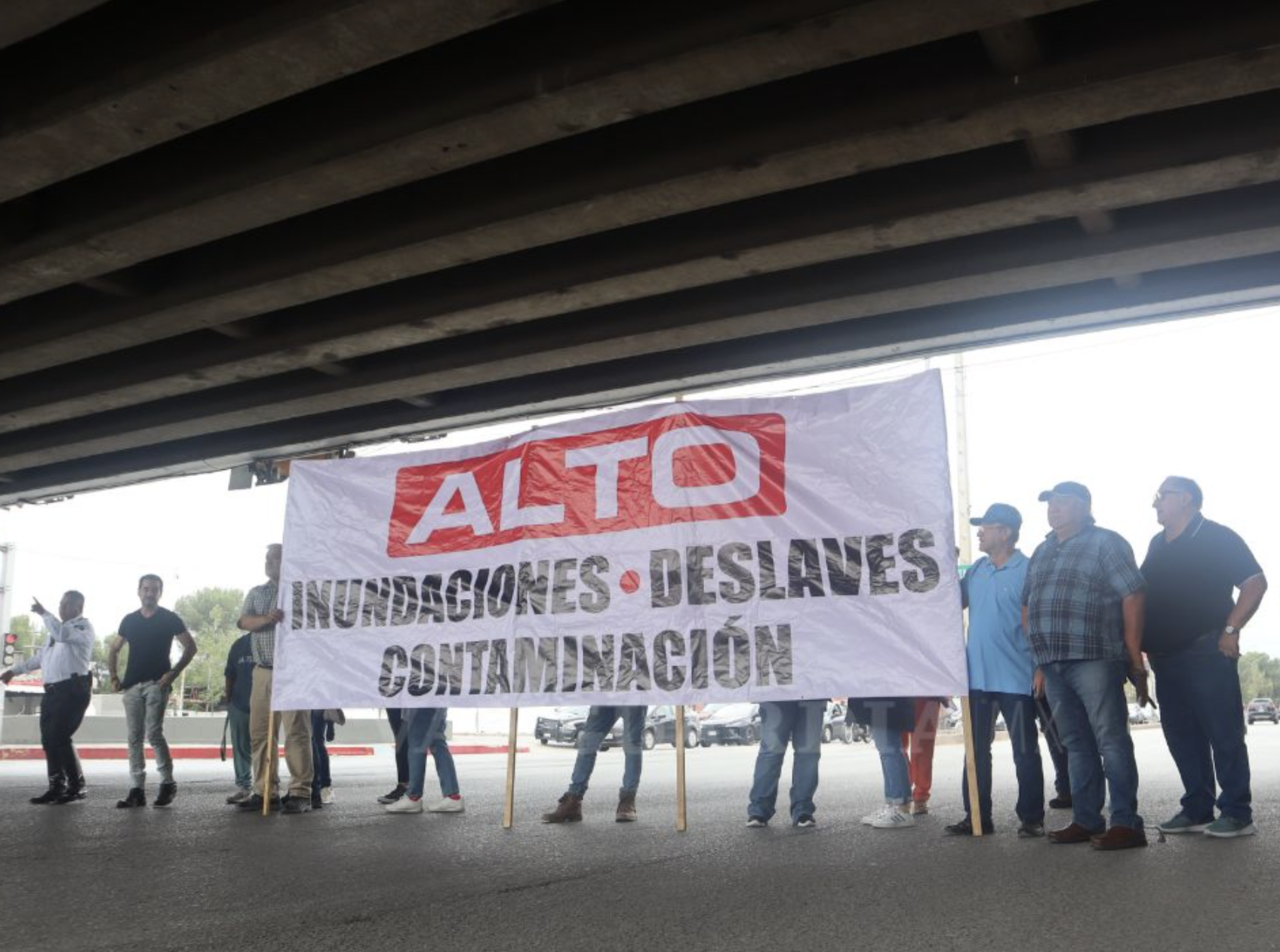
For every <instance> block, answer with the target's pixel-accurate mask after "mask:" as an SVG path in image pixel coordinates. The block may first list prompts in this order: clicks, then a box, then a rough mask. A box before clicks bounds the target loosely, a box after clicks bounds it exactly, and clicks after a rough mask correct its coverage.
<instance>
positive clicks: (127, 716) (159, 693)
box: [121, 681, 173, 790]
mask: <svg viewBox="0 0 1280 952" xmlns="http://www.w3.org/2000/svg"><path fill="white" fill-rule="evenodd" d="M169 691H170V688H162V687H160V685H159V684H158V683H157V682H155V681H143V682H142V683H141V684H135V685H132V686H131V687H128V688H125V692H124V695H123V696H122V698H121V705H122V706H123V707H124V721H125V726H126V728H127V729H128V732H129V733H128V736H129V775H130V776H131V777H132V779H133V785H134V786H135V787H137V788H138V789H139V790H140V789H142V788H143V787H145V786H146V785H147V751H146V747H145V745H144V741H145V743H146V744H150V745H151V749H152V750H153V751H155V757H156V770H157V771H158V772H159V774H160V782H161V783H173V757H172V756H171V755H170V753H169V744H168V742H167V741H166V740H165V739H164V712H165V708H166V707H167V706H168V704H169Z"/></svg>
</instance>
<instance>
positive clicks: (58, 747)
mask: <svg viewBox="0 0 1280 952" xmlns="http://www.w3.org/2000/svg"><path fill="white" fill-rule="evenodd" d="M1039 499H1040V501H1041V502H1042V503H1045V504H1046V517H1047V521H1048V525H1049V527H1050V532H1049V533H1048V535H1047V536H1045V538H1044V539H1043V541H1041V542H1040V543H1039V544H1038V545H1037V546H1036V548H1035V550H1034V551H1033V552H1032V554H1031V555H1030V556H1029V557H1028V556H1026V555H1025V554H1023V552H1022V551H1021V550H1020V549H1019V548H1018V542H1019V539H1020V535H1021V531H1022V526H1023V520H1022V515H1021V513H1020V512H1019V511H1018V510H1017V509H1016V508H1015V507H1014V506H1012V505H1009V504H1005V503H996V504H993V505H991V506H990V507H988V509H987V510H986V512H985V513H984V514H983V515H982V516H981V517H979V518H975V519H972V520H971V522H972V523H973V525H975V526H977V528H978V541H979V548H980V549H981V552H982V557H981V558H980V559H978V560H977V561H976V562H975V563H974V564H973V565H972V566H971V567H970V568H969V569H968V571H967V572H966V573H965V575H964V576H963V578H962V579H961V586H960V588H961V597H962V601H963V606H964V608H965V609H966V610H967V611H968V637H967V643H966V652H967V661H968V674H969V698H968V700H969V705H970V710H971V717H972V736H973V747H974V758H973V763H974V772H975V777H974V780H975V781H976V783H975V786H976V789H977V793H978V796H977V804H976V810H977V816H976V817H975V816H974V808H975V805H974V803H973V802H972V800H971V797H970V792H969V791H970V784H969V778H968V776H967V773H966V776H965V777H964V778H963V779H962V783H961V790H962V797H963V804H964V812H965V815H964V816H963V818H961V819H959V820H957V821H956V822H954V823H952V824H949V825H947V826H946V827H945V830H946V832H947V833H948V834H953V835H957V834H958V835H965V834H972V833H974V832H975V824H977V825H978V826H979V828H980V830H981V832H983V833H994V832H995V830H996V826H995V821H994V811H993V803H992V743H993V739H994V735H995V729H996V723H997V720H998V719H999V718H1001V717H1002V718H1003V720H1004V723H1005V725H1006V726H1007V729H1008V734H1009V739H1010V741H1011V743H1010V748H1011V752H1012V757H1013V762H1014V768H1015V772H1016V776H1017V787H1018V796H1017V803H1016V807H1015V812H1016V815H1017V818H1018V822H1019V826H1018V828H1017V834H1018V835H1019V836H1020V837H1024V838H1041V837H1045V838H1047V840H1048V841H1049V842H1051V843H1055V844H1063V845H1065V844H1082V843H1089V844H1091V845H1092V846H1093V847H1094V848H1095V849H1098V850H1103V851H1110V850H1121V849H1129V848H1133V847H1139V846H1145V845H1146V843H1147V839H1146V832H1145V823H1144V819H1143V817H1142V815H1141V814H1140V812H1139V809H1138V769H1137V764H1136V761H1135V757H1134V747H1133V741H1132V738H1131V736H1130V733H1129V723H1128V714H1129V704H1128V700H1127V696H1126V690H1125V689H1126V684H1128V685H1132V689H1133V691H1134V694H1135V696H1136V698H1137V701H1138V703H1139V704H1143V705H1145V704H1153V703H1154V701H1153V698H1152V694H1151V684H1150V680H1151V676H1152V675H1153V674H1154V677H1155V685H1156V699H1158V701H1159V703H1160V706H1161V715H1162V716H1161V725H1162V727H1163V731H1164V737H1165V740H1166V742H1167V745H1168V748H1169V752H1170V754H1171V756H1172V758H1173V761H1174V763H1175V765H1176V767H1177V770H1178V773H1179V776H1180V778H1181V780H1182V785H1183V788H1184V793H1183V796H1182V798H1181V802H1180V804H1179V808H1178V810H1177V812H1176V813H1174V814H1173V815H1172V816H1171V817H1170V818H1169V819H1168V820H1165V821H1164V822H1161V823H1160V824H1159V830H1160V831H1161V832H1162V833H1167V834H1181V833H1204V834H1207V835H1209V836H1212V837H1219V838H1232V837H1238V836H1246V835H1249V834H1251V833H1253V832H1254V826H1253V815H1252V806H1251V776H1250V768H1249V756H1248V749H1247V746H1246V743H1245V726H1244V718H1243V713H1242V710H1243V699H1242V697H1241V694H1240V683H1239V677H1238V673H1237V662H1238V659H1239V657H1240V632H1241V629H1242V628H1243V627H1244V626H1245V625H1246V624H1247V623H1248V622H1249V620H1250V619H1251V618H1252V617H1253V615H1254V613H1255V612H1256V611H1257V609H1258V607H1259V605H1260V604H1261V601H1262V598H1263V596H1264V594H1265V592H1266V588H1267V582H1266V577H1265V575H1264V573H1263V571H1262V568H1261V567H1260V566H1259V565H1258V563H1257V561H1256V559H1255V558H1254V556H1253V554H1252V553H1251V552H1250V550H1249V547H1248V546H1247V545H1246V544H1245V542H1244V541H1243V539H1241V537H1240V536H1239V535H1237V534H1236V533H1235V532H1233V531H1232V530H1230V529H1228V528H1227V527H1225V526H1223V525H1220V524H1218V523H1216V522H1212V521H1210V520H1209V519H1207V518H1205V516H1204V515H1203V513H1202V511H1201V510H1202V507H1203V503H1204V495H1203V492H1202V490H1201V488H1200V487H1199V485H1198V484H1197V483H1196V482H1195V481H1194V480H1191V479H1187V478H1185V477H1178V476H1171V477H1168V478H1167V479H1165V480H1164V481H1163V482H1162V483H1161V485H1160V488H1159V489H1158V491H1157V492H1156V495H1155V497H1154V499H1153V502H1152V505H1153V507H1154V509H1155V513H1156V519H1157V522H1158V523H1159V525H1160V526H1161V531H1160V532H1158V533H1157V534H1156V535H1155V536H1154V537H1153V538H1152V539H1151V542H1150V544H1149V546H1148V549H1147V552H1146V556H1145V558H1144V559H1143V561H1142V563H1141V565H1139V564H1138V562H1137V560H1136V558H1135V556H1134V553H1133V549H1132V548H1131V547H1130V545H1129V544H1128V543H1127V542H1126V541H1125V540H1124V538H1122V537H1121V536H1120V535H1119V534H1117V533H1116V532H1113V531H1111V530H1109V529H1105V528H1103V527H1101V526H1098V525H1097V524H1096V521H1095V520H1094V517H1093V512H1092V496H1091V494H1090V492H1089V490H1088V488H1086V487H1085V486H1084V485H1082V484H1080V483H1076V482H1062V483H1059V484H1057V485H1056V486H1054V487H1053V488H1052V489H1049V490H1045V491H1044V492H1042V493H1041V494H1040V496H1039ZM280 565H281V547H280V546H279V545H272V546H270V547H268V550H267V555H266V561H265V566H264V568H265V574H266V576H267V581H266V582H264V583H263V584H261V585H258V586H256V587H254V588H253V589H251V590H250V592H249V593H248V595H247V596H246V599H245V602H244V606H243V609H242V612H241V616H240V618H239V621H238V626H239V627H240V628H241V629H242V630H243V631H244V632H245V634H244V635H243V636H242V637H241V638H240V639H239V640H237V641H236V642H235V644H234V645H233V646H232V648H231V651H230V654H229V656H228V658H227V664H226V700H227V703H228V726H229V730H230V733H231V737H232V746H233V765H234V771H235V784H236V791H235V792H234V793H233V794H232V795H231V796H230V797H228V803H230V804H232V805H234V806H236V807H237V808H238V809H241V810H244V811H249V812H253V811H259V812H266V811H269V810H271V809H281V810H282V811H283V812H284V813H287V814H294V815H296V814H303V813H307V812H310V811H311V810H313V809H317V808H320V807H323V806H324V805H325V804H327V803H331V802H333V790H332V781H331V778H330V773H329V769H328V753H327V749H326V747H325V739H326V735H330V736H331V731H332V729H333V724H334V722H335V721H338V720H340V719H341V714H340V712H326V711H282V712H275V713H274V714H272V712H271V711H270V704H271V689H272V677H273V667H274V661H275V633H276V626H277V624H278V623H279V622H280V621H281V620H282V619H283V617H284V615H283V612H282V611H281V609H280V608H279V607H278V606H279V603H280V602H279V579H280ZM163 590H164V585H163V582H162V580H161V579H160V578H159V577H157V576H155V575H144V576H143V577H142V578H141V579H140V580H139V585H138V598H139V602H140V608H139V609H138V610H137V611H135V612H133V613H131V614H129V615H127V616H126V617H125V618H124V619H123V621H122V622H121V624H120V627H119V634H118V635H117V636H116V637H115V638H114V639H113V641H112V643H111V646H110V651H109V654H108V659H107V668H108V673H109V679H110V684H111V687H112V689H113V690H114V691H117V692H120V693H121V694H122V697H123V707H124V712H125V719H126V724H127V732H128V746H129V767H130V773H131V779H132V782H131V786H130V788H129V790H128V792H127V793H126V794H125V796H124V797H123V798H122V799H121V800H120V801H119V802H118V806H119V807H121V808H134V807H141V806H145V805H146V804H147V792H146V789H147V788H146V756H145V747H146V745H147V744H149V745H150V747H151V749H152V751H153V757H154V762H155V769H156V772H157V773H158V774H159V777H160V784H159V787H158V789H157V791H156V795H155V798H154V800H153V801H152V802H153V804H154V805H155V806H167V805H169V804H171V803H173V801H174V799H175V798H176V796H177V790H178V787H177V783H176V782H175V780H174V771H173V760H172V757H171V755H170V751H169V747H168V744H167V743H166V740H165V735H164V715H165V710H166V707H167V703H168V698H169V694H170V691H171V688H172V685H173V683H174V682H175V680H176V679H177V678H178V677H179V675H180V674H181V672H182V670H183V668H185V667H186V665H187V664H189V663H190V662H191V660H192V658H193V657H194V656H195V651H196V647H195V641H194V639H193V638H192V636H191V634H190V632H188V631H187V630H186V626H185V625H184V624H183V622H182V619H181V618H179V617H178V616H177V615H176V614H174V613H173V612H171V611H169V610H168V609H165V608H163V607H161V606H160V604H159V601H160V599H161V597H162V595H163ZM84 608H85V605H84V597H83V595H81V594H80V593H79V592H76V591H68V592H67V593H66V594H65V595H64V596H63V597H62V600H61V602H60V604H59V609H58V615H57V616H55V615H53V614H52V613H51V612H49V611H47V610H46V609H45V608H44V606H43V605H41V604H40V603H39V602H38V601H37V602H36V603H35V604H34V605H33V606H32V611H33V612H34V613H36V614H37V615H39V617H40V618H41V620H42V621H43V623H44V626H45V630H46V633H47V635H46V639H45V642H44V644H43V645H42V646H41V647H40V648H39V649H38V650H37V651H36V652H35V653H34V654H33V655H32V656H31V657H30V658H28V659H26V660H24V661H22V662H20V663H19V664H18V665H16V666H14V667H13V668H11V669H10V670H8V671H5V672H4V673H3V674H0V681H3V682H4V683H8V682H9V681H10V680H11V679H12V678H13V677H14V676H15V675H17V674H21V673H24V672H28V671H34V670H37V669H43V672H44V684H45V697H44V702H43V705H42V708H41V714H40V729H41V742H42V746H43V748H44V752H45V757H46V763H47V768H48V778H49V785H48V789H47V790H46V791H45V792H44V793H42V794H41V795H39V796H37V797H34V798H33V799H32V803H35V804H40V805H65V804H69V803H73V802H75V801H78V800H83V799H84V797H85V779H84V773H83V770H82V768H81V764H80V761H79V759H78V758H77V756H76V752H75V749H74V746H73V743H72V738H73V736H74V734H75V732H76V730H77V729H78V727H79V725H80V723H81V721H82V720H83V718H84V715H85V711H86V710H87V708H88V705H89V698H90V692H91V688H92V683H91V675H90V668H91V659H92V650H93V645H94V640H95V636H94V630H93V626H92V625H91V624H90V623H89V621H88V620H87V619H86V618H85V617H84ZM175 641H176V642H177V643H178V644H179V645H180V646H181V648H182V652H181V656H180V657H179V658H178V660H177V661H176V662H174V661H171V655H172V648H173V644H174V642H175ZM126 645H127V646H128V649H129V651H128V661H127V664H126V666H125V671H124V674H123V676H120V675H119V673H118V668H119V664H118V658H119V654H120V652H121V650H122V649H123V648H124V647H125V646H126ZM1148 666H1149V667H1148ZM941 703H942V699H938V698H850V699H849V703H848V705H847V707H848V716H849V717H850V718H851V719H855V720H857V721H858V722H859V723H861V724H863V725H865V726H867V727H868V728H869V730H870V734H871V736H872V738H873V740H874V742H875V745H876V748H877V751H878V753H879V758H880V764H881V772H882V775H883V783H884V801H885V802H884V804H883V806H882V807H881V808H880V809H879V810H878V811H876V812H873V813H872V814H870V815H868V816H867V817H866V818H864V820H863V822H864V823H866V824H868V825H869V826H871V827H873V828H876V829H905V828H909V827H911V826H914V825H915V822H914V818H915V817H916V816H919V815H921V814H924V813H927V812H928V810H929V800H930V794H931V790H932V783H933V770H932V765H933V746H934V738H935V736H936V734H937V730H938V720H939V714H940V710H941ZM826 704H827V701H826V699H799V700H790V701H771V702H765V703H762V704H761V705H760V749H759V753H758V755H757V758H756V765H755V772H754V775H753V778H752V782H751V786H750V793H749V795H748V800H747V826H748V827H751V828H755V829H759V828H763V827H766V826H767V825H768V824H769V822H770V821H771V820H772V819H773V817H774V815H775V812H776V805H777V798H778V793H779V782H780V779H781V772H782V768H783V763H784V759H785V756H786V752H787V749H788V747H790V748H791V752H792V778H791V779H792V784H791V788H790V802H789V818H790V822H791V823H792V824H794V825H795V826H796V827H799V828H802V829H807V828H812V827H815V826H816V825H817V819H816V816H817V807H816V803H815V798H816V795H817V790H818V776H819V761H820V756H821V736H822V729H823V719H824V709H825V706H826ZM646 712H647V709H646V708H644V707H640V706H597V707H593V708H592V709H591V711H590V714H589V716H588V717H587V719H586V723H585V725H584V727H583V731H582V738H581V743H580V745H579V750H578V753H577V756H576V760H575V764H574V768H573V772H572V776H571V778H570V782H569V784H568V787H567V789H566V790H565V793H564V794H563V796H561V797H560V799H559V801H558V802H557V803H556V805H555V807H554V809H552V810H550V811H549V812H547V813H545V814H543V816H542V819H543V821H544V822H547V823H567V822H575V821H580V820H582V818H583V809H582V806H583V800H584V798H585V796H586V794H587V790H588V786H589V783H590V779H591V776H592V773H593V771H594V768H595V762H596V754H597V752H598V750H599V749H600V746H601V743H602V742H603V741H604V739H605V737H606V735H607V734H608V733H609V731H610V730H611V729H612V728H613V726H614V724H615V723H616V722H617V721H618V720H619V719H621V720H622V722H623V725H624V730H623V752H624V771H623V779H622V785H621V789H620V790H619V795H618V803H617V807H616V810H615V819H616V820H617V821H619V822H634V821H635V820H636V819H637V818H638V810H637V793H638V790H639V785H640V777H641V767H642V763H643V745H642V732H643V729H644V721H645V716H646ZM446 714H447V712H446V709H444V708H415V709H409V710H404V711H400V710H392V711H388V718H389V720H390V721H391V724H392V728H393V731H394V734H395V738H396V765H397V783H396V786H395V787H394V788H393V790H392V791H391V792H390V793H388V794H386V795H385V796H383V797H380V798H379V801H380V802H381V803H382V804H383V805H384V806H385V809H386V810H387V811H388V812H390V813H421V812H423V811H424V809H425V810H429V811H431V812H439V813H461V812H463V811H464V805H463V800H462V796H461V793H460V791H459V786H458V778H457V772H456V769H455V766H454V763H453V758H452V756H451V754H450V752H449V748H448V743H447V741H446V740H445V737H444V728H445V719H446ZM281 730H283V733H284V750H285V762H286V765H287V767H288V771H289V783H288V788H287V793H286V794H285V795H283V796H281V794H280V778H279V772H278V759H277V757H276V756H275V752H276V749H277V744H278V738H279V733H280V731H281ZM1041 733H1043V734H1044V735H1045V736H1046V738H1047V740H1048V749H1049V751H1050V754H1051V757H1052V759H1053V767H1054V786H1055V796H1054V797H1053V798H1052V799H1050V800H1049V801H1048V803H1047V804H1046V800H1045V789H1044V788H1045V777H1044V769H1043V763H1042V758H1041V749H1040V740H1039V736H1040V734H1041ZM428 756H430V757H431V758H432V759H433V760H434V762H435V764H436V771H437V775H438V779H439V783H440V788H441V797H440V799H439V800H438V801H433V802H432V803H431V804H430V805H425V806H424V803H423V797H424V789H425V778H426V770H427V767H426V765H427V757H428ZM1108 802H1109V817H1108V816H1104V814H1103V809H1104V805H1106V804H1108ZM1046 806H1047V807H1048V808H1050V809H1064V810H1065V809H1070V810H1071V821H1070V822H1069V823H1067V824H1066V825H1064V826H1061V827H1059V828H1057V829H1053V830H1050V831H1048V832H1047V833H1046V827H1045V817H1046Z"/></svg>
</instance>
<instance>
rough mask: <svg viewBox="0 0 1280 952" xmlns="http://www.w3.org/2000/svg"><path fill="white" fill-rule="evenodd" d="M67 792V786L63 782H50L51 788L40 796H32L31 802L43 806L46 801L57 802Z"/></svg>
mask: <svg viewBox="0 0 1280 952" xmlns="http://www.w3.org/2000/svg"><path fill="white" fill-rule="evenodd" d="M66 792H67V788H66V787H64V786H62V784H52V783H51V784H49V789H48V790H46V791H45V792H44V793H42V794H40V796H38V797H32V798H31V802H32V803H33V804H35V805H36V806H42V805H44V804H46V803H57V802H58V798H59V797H61V796H62V795H63V794H65V793H66Z"/></svg>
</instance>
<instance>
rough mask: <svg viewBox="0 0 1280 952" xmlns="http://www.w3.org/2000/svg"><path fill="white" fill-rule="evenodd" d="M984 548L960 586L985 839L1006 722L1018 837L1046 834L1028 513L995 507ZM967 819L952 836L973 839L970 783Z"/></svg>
mask: <svg viewBox="0 0 1280 952" xmlns="http://www.w3.org/2000/svg"><path fill="white" fill-rule="evenodd" d="M969 522H970V524H971V525H975V526H977V527H978V548H979V549H981V550H982V558H980V559H978V561H977V562H975V563H974V564H973V567H972V568H970V569H969V571H968V572H966V573H965V576H964V578H963V579H961V580H960V592H961V595H962V597H963V599H964V606H965V608H967V609H969V640H968V645H967V647H966V653H967V655H968V660H969V705H970V710H971V711H972V715H973V737H974V767H975V772H976V773H977V779H978V816H979V817H980V818H981V822H982V832H983V833H993V832H994V831H995V823H994V821H993V819H992V815H991V744H992V742H993V741H994V740H995V733H996V717H997V716H998V715H1000V714H1003V715H1004V722H1005V727H1006V728H1007V729H1008V731H1009V740H1010V742H1011V743H1012V746H1013V764H1014V769H1015V770H1016V772H1017V775H1018V805H1017V814H1018V820H1019V822H1020V823H1021V825H1020V826H1019V827H1018V835H1019V836H1024V837H1037V836H1043V835H1044V768H1043V767H1042V765H1041V762H1040V740H1039V737H1038V735H1037V733H1036V703H1035V698H1034V697H1033V696H1032V693H1031V692H1032V682H1033V680H1034V675H1035V662H1033V661H1032V660H1031V645H1030V643H1029V642H1028V641H1027V635H1026V631H1025V630H1024V629H1023V627H1022V590H1023V588H1024V587H1025V586H1026V581H1027V566H1028V564H1029V561H1028V559H1027V557H1026V556H1025V555H1023V554H1022V553H1021V552H1019V551H1018V549H1017V545H1018V532H1019V530H1020V529H1021V528H1022V514H1021V513H1020V512H1018V510H1017V509H1015V508H1014V507H1013V506H1009V505H1006V504H1004V503H996V504H995V505H993V506H991V507H990V508H989V509H987V511H986V514H985V515H983V516H982V517H981V518H979V519H970V520H969ZM961 791H962V795H963V797H964V811H965V817H964V819H963V820H961V821H960V822H959V823H953V824H951V825H950V826H948V827H947V828H946V831H947V832H948V833H950V834H953V835H962V836H963V835H969V834H972V833H973V808H972V804H970V802H969V777H968V771H967V769H966V771H965V777H964V780H963V782H962V783H961Z"/></svg>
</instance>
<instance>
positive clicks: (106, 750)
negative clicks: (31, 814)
mask: <svg viewBox="0 0 1280 952" xmlns="http://www.w3.org/2000/svg"><path fill="white" fill-rule="evenodd" d="M449 752H450V753H452V754H454V755H455V756H456V755H459V754H505V753H506V752H507V745H506V744H502V745H500V746H499V745H494V746H485V745H481V744H471V745H466V746H462V747H450V748H449ZM76 753H77V754H78V755H79V756H80V759H81V760H128V759H129V748H127V747H77V748H76ZM169 753H170V754H171V755H172V756H173V758H174V760H179V759H182V760H217V759H219V757H220V756H221V753H220V751H219V748H217V747H183V746H174V747H170V748H169ZM516 753H520V754H527V753H529V748H528V747H517V748H516ZM147 756H148V757H151V758H154V757H155V751H153V750H152V749H151V748H150V747H148V748H147ZM230 756H231V751H230V749H228V751H227V757H228V758H230ZM280 756H281V757H283V756H284V748H283V747H281V748H280ZM329 756H330V757H372V756H373V748H372V747H330V748H329ZM0 760H44V750H43V749H41V748H39V747H0Z"/></svg>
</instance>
